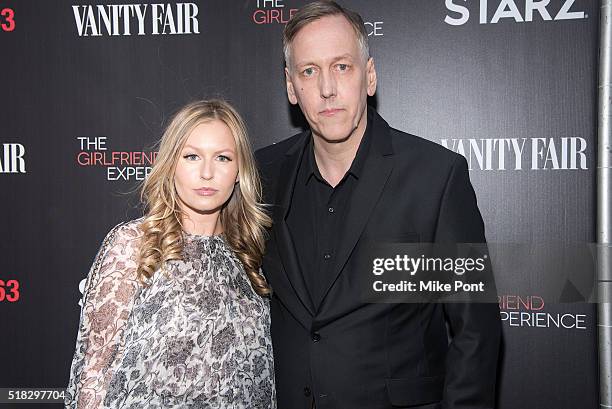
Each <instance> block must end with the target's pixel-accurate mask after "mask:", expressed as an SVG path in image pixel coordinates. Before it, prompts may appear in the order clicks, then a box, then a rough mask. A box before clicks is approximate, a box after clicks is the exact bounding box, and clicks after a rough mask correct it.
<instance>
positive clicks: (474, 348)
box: [257, 1, 501, 409]
mask: <svg viewBox="0 0 612 409" xmlns="http://www.w3.org/2000/svg"><path fill="white" fill-rule="evenodd" d="M283 40H284V51H285V63H286V68H285V76H286V85H287V95H288V98H289V102H291V104H298V105H299V107H300V108H301V110H302V112H303V113H304V116H305V117H306V120H307V121H308V124H309V126H310V130H309V131H307V132H304V133H301V134H298V135H295V136H293V137H291V138H289V139H286V140H284V141H282V142H279V143H277V144H275V145H272V146H269V147H267V148H264V149H262V150H260V151H258V152H257V158H258V162H259V164H260V169H261V172H262V179H263V181H264V194H265V198H266V201H267V202H268V203H272V204H273V211H272V213H273V222H274V226H273V228H272V232H271V235H270V238H269V240H268V243H267V249H266V251H267V254H266V255H265V257H264V262H263V270H264V272H265V274H266V276H267V278H268V280H269V283H270V284H271V287H272V289H273V291H274V293H273V296H272V299H271V311H272V338H273V345H274V354H275V370H276V382H277V384H276V387H277V396H278V405H279V408H281V409H292V408H304V409H307V408H308V409H310V408H312V407H316V408H317V409H327V408H348V409H357V408H364V409H365V408H376V409H384V408H392V407H393V408H396V407H410V408H428V409H429V408H432V409H433V408H448V409H468V408H469V409H481V408H492V407H493V406H494V401H495V377H496V367H497V358H498V349H499V341H500V333H501V326H500V321H499V310H498V307H497V305H495V304H468V303H461V304H460V303H456V304H434V303H429V304H427V303H420V304H419V303H403V304H402V303H396V304H390V303H387V304H385V303H366V302H364V301H363V299H362V298H361V297H360V294H361V293H362V289H361V288H358V287H359V286H360V285H361V283H363V280H359V279H358V277H356V274H357V270H358V268H357V259H358V255H359V253H360V252H361V251H362V250H363V248H364V244H365V243H367V242H368V241H370V242H371V241H380V242H387V241H389V242H414V241H419V242H438V243H484V242H485V237H484V225H483V221H482V217H481V215H480V213H479V211H478V207H477V204H476V197H475V194H474V191H473V189H472V186H471V184H470V181H469V176H468V170H467V163H466V161H465V159H464V158H463V157H461V156H459V155H457V154H455V153H452V152H451V151H449V150H447V149H444V148H442V147H440V146H439V145H437V144H434V143H432V142H428V141H426V140H423V139H421V138H418V137H416V136H413V135H409V134H406V133H403V132H400V131H397V130H395V129H392V128H390V127H389V125H388V124H387V123H386V122H385V120H384V119H382V118H381V117H380V116H379V115H378V114H377V113H376V111H375V110H373V109H372V108H370V107H367V103H366V100H367V97H368V95H369V96H372V95H374V93H375V91H376V69H375V67H374V60H373V59H372V58H370V56H369V50H368V45H367V34H366V31H365V27H364V25H363V21H362V19H361V17H360V16H359V15H357V14H356V13H353V12H351V11H348V10H346V9H344V8H342V7H341V6H339V5H338V4H336V3H334V2H331V1H318V2H314V3H311V4H308V5H306V6H304V7H303V8H302V9H300V10H299V11H298V12H297V13H296V14H295V15H294V17H293V18H292V20H291V21H290V22H289V23H288V24H287V26H286V28H285V32H284V39H283ZM447 327H448V329H449V330H450V331H449V332H450V334H449V336H450V343H449V341H448V337H447Z"/></svg>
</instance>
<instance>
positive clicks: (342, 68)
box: [338, 64, 348, 71]
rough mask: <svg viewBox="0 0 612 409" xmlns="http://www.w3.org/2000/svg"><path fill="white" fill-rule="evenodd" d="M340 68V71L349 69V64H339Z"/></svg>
mask: <svg viewBox="0 0 612 409" xmlns="http://www.w3.org/2000/svg"><path fill="white" fill-rule="evenodd" d="M338 69H339V70H340V71H346V70H348V64H338Z"/></svg>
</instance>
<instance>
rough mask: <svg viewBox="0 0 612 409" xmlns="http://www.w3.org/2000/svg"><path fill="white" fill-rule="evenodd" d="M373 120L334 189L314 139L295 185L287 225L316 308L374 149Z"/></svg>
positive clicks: (306, 150) (311, 140)
mask: <svg viewBox="0 0 612 409" xmlns="http://www.w3.org/2000/svg"><path fill="white" fill-rule="evenodd" d="M370 129H371V126H370V121H368V125H367V126H366V130H365V133H364V135H363V138H362V139H361V143H360V144H359V148H358V149H357V154H356V155H355V158H354V159H353V162H352V163H351V166H350V168H349V170H348V171H347V172H346V173H345V174H344V176H343V177H342V179H341V180H340V182H339V183H338V184H337V185H336V186H335V187H332V186H331V185H330V184H329V183H327V181H326V180H325V179H324V178H323V176H321V172H320V171H319V168H318V167H317V163H316V160H315V155H314V142H313V139H312V138H313V137H312V136H311V137H310V142H309V143H307V144H306V145H305V147H304V152H303V154H302V155H301V156H302V160H301V163H300V167H299V170H298V175H297V179H296V182H295V190H294V192H293V198H292V200H291V208H290V209H289V214H288V215H287V226H288V227H289V231H290V233H291V237H292V239H293V243H294V246H295V250H296V253H297V258H298V262H299V265H300V269H301V270H302V275H303V276H304V282H305V283H306V287H307V288H308V291H309V293H310V299H311V301H312V302H313V306H314V307H315V309H316V308H317V307H318V305H319V303H320V301H321V299H322V298H323V296H324V295H325V294H323V291H324V287H323V284H324V283H325V281H326V280H325V279H324V278H325V277H327V275H328V274H330V269H331V268H332V266H333V262H334V256H335V255H336V250H337V249H338V232H339V231H341V228H342V223H344V219H345V215H346V213H347V209H348V207H349V206H350V203H351V200H352V197H351V196H352V192H353V190H354V189H355V186H356V185H357V184H358V183H359V177H360V176H361V173H362V172H363V165H364V162H365V159H366V157H367V155H368V152H369V150H370V144H371V142H370V140H371V138H372V137H371V135H370V133H371V130H370Z"/></svg>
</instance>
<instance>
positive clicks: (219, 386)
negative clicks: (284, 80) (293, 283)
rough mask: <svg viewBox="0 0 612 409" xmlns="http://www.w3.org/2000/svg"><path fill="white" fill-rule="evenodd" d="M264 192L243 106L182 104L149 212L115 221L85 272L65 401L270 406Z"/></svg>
mask: <svg viewBox="0 0 612 409" xmlns="http://www.w3.org/2000/svg"><path fill="white" fill-rule="evenodd" d="M260 198H261V187H260V182H259V177H258V174H257V170H256V168H255V164H254V160H253V154H252V151H251V148H250V146H249V142H248V139H247V134H246V129H245V126H244V123H243V121H242V119H241V118H240V116H239V115H238V113H237V112H236V111H235V110H234V109H233V108H232V107H231V106H230V105H229V104H228V103H226V102H223V101H218V100H211V101H199V102H195V103H192V104H189V105H187V106H185V107H184V108H182V109H181V110H180V111H179V112H178V113H177V114H176V115H175V116H174V118H173V119H172V121H171V122H170V124H169V126H168V128H167V130H166V132H165V133H164V135H163V137H162V140H161V143H160V146H159V153H158V156H157V159H156V162H155V165H154V167H153V169H152V171H151V174H150V175H149V177H148V178H147V180H146V181H145V183H144V185H143V188H142V199H143V202H144V203H145V205H146V214H145V216H144V217H143V218H141V219H137V220H133V221H130V222H127V223H123V224H120V225H118V226H116V227H115V228H113V229H112V230H111V231H110V233H108V235H107V236H106V238H105V239H104V242H103V244H102V247H101V248H100V250H99V252H98V255H97V256H96V259H95V262H94V265H93V267H92V268H91V271H90V272H89V275H88V279H87V285H86V291H85V293H84V296H83V310H82V313H81V322H80V326H79V332H78V335H77V343H76V353H75V355H74V359H73V362H72V367H71V371H70V383H69V386H68V391H67V392H68V393H67V398H66V407H68V408H87V409H90V408H113V409H116V408H153V407H155V408H172V407H181V408H183V407H190V408H195V407H197V408H250V409H253V408H275V407H276V402H275V391H274V368H273V361H272V344H271V341H270V314H269V309H268V302H267V301H268V300H267V299H266V298H265V296H266V295H268V294H269V293H270V289H269V288H268V286H267V284H266V282H265V280H264V279H263V278H262V276H261V275H260V274H259V267H260V265H261V259H262V254H263V251H264V232H265V228H266V227H268V226H269V225H270V219H269V217H268V216H267V215H266V214H265V212H264V211H263V209H262V205H261V204H260Z"/></svg>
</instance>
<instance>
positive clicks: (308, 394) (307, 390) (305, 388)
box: [304, 386, 310, 396]
mask: <svg viewBox="0 0 612 409" xmlns="http://www.w3.org/2000/svg"><path fill="white" fill-rule="evenodd" d="M304 396H310V388H309V387H308V386H305V387H304Z"/></svg>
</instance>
